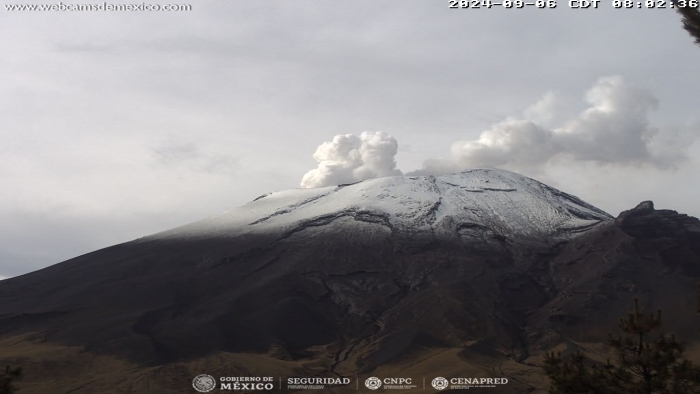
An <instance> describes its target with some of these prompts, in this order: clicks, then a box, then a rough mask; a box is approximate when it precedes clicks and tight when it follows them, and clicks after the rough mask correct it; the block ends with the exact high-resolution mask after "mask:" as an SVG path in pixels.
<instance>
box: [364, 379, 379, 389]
mask: <svg viewBox="0 0 700 394" xmlns="http://www.w3.org/2000/svg"><path fill="white" fill-rule="evenodd" d="M365 386H367V388H368V389H370V390H376V389H378V388H380V387H382V381H381V380H380V379H379V378H377V377H374V376H372V377H371V378H367V380H365Z"/></svg>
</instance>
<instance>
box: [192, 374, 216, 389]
mask: <svg viewBox="0 0 700 394" xmlns="http://www.w3.org/2000/svg"><path fill="white" fill-rule="evenodd" d="M192 387H194V389H195V390H197V391H199V392H200V393H208V392H210V391H212V390H214V388H215V387H216V379H214V377H213V376H211V375H207V374H201V375H197V376H195V378H194V379H192Z"/></svg>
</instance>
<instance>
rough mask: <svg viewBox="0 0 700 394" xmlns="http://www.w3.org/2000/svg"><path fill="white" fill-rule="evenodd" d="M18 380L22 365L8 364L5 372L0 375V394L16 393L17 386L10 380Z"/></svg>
mask: <svg viewBox="0 0 700 394" xmlns="http://www.w3.org/2000/svg"><path fill="white" fill-rule="evenodd" d="M18 380H22V367H16V368H10V366H9V365H8V366H7V367H6V368H5V374H4V375H2V376H0V394H14V393H16V392H17V387H16V386H15V385H14V384H12V382H16V381H18Z"/></svg>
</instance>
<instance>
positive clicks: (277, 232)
mask: <svg viewBox="0 0 700 394" xmlns="http://www.w3.org/2000/svg"><path fill="white" fill-rule="evenodd" d="M368 182H369V183H368ZM368 182H363V183H360V184H357V185H351V186H345V187H338V188H325V189H315V191H299V192H298V193H300V194H303V195H302V196H293V198H290V197H289V195H283V196H282V197H283V198H282V197H279V196H278V197H275V194H273V195H272V196H267V197H264V198H262V199H260V200H258V201H255V202H253V203H251V204H249V205H247V206H245V207H242V208H240V209H239V210H237V211H233V212H232V213H229V214H227V216H226V215H225V216H224V217H223V218H222V217H219V218H213V219H210V220H208V221H204V222H201V223H198V224H195V225H192V226H186V227H183V228H181V229H176V230H172V231H170V232H166V233H163V234H159V235H156V236H152V237H147V238H143V239H140V240H137V241H133V242H129V243H126V244H122V245H117V246H114V247H111V248H107V249H103V250H100V251H97V252H94V253H90V254H87V255H84V256H81V257H78V258H75V259H72V260H69V261H66V262H63V263H61V264H57V265H54V266H52V267H49V268H46V269H44V270H41V271H37V272H34V273H31V274H28V275H24V276H22V277H18V278H13V279H10V280H5V281H2V282H0V335H3V336H8V335H11V334H17V333H23V332H35V333H36V332H39V333H41V335H42V337H43V338H46V339H47V340H48V341H52V342H55V343H61V344H68V345H79V346H83V347H84V349H86V350H87V351H89V352H95V353H101V354H112V355H116V356H119V357H126V358H128V359H130V360H134V361H136V362H139V363H142V364H162V363H167V362H172V361H178V360H179V361H186V360H190V359H192V358H194V357H197V356H202V355H206V354H211V353H213V352H216V351H229V352H268V351H269V350H270V349H271V348H274V349H276V350H275V352H276V353H275V354H277V355H278V356H279V357H281V358H285V359H300V358H304V357H306V356H307V355H309V354H310V349H311V348H313V347H314V346H316V345H328V344H332V345H333V346H332V348H333V349H334V350H333V352H335V355H333V354H331V355H330V357H335V358H336V361H335V362H334V364H333V367H332V368H333V371H334V372H336V373H339V374H341V375H349V374H353V373H356V372H358V371H359V372H368V371H372V370H373V369H374V368H376V367H378V366H381V365H388V364H391V363H395V362H397V361H398V360H401V358H402V357H406V356H407V354H411V352H413V351H415V350H416V349H425V348H430V347H453V348H462V347H464V346H466V344H473V343H475V342H474V341H477V342H478V343H480V345H479V347H478V348H479V349H482V350H481V351H483V352H485V353H488V352H491V351H493V352H497V353H498V354H501V355H506V356H509V357H512V358H513V359H516V360H523V359H525V358H526V357H528V356H529V355H530V354H533V353H537V352H540V351H542V350H547V349H550V348H551V347H552V346H554V345H556V344H558V343H561V342H562V341H564V340H568V339H578V340H589V341H596V340H602V339H604V338H605V337H606V336H607V333H608V330H609V327H613V326H614V322H615V321H616V319H617V317H618V316H619V315H620V312H622V311H624V310H625V308H627V306H628V305H629V303H630V301H631V300H632V299H633V298H634V297H639V298H640V299H642V302H643V304H644V305H647V306H651V305H652V302H651V301H652V300H653V306H654V307H661V308H664V309H665V310H667V311H668V313H669V314H673V317H672V318H670V319H669V325H670V328H673V329H676V332H678V333H679V334H686V335H688V336H690V335H693V336H695V335H697V333H695V332H693V330H691V329H688V327H691V325H692V326H693V327H697V323H700V321H698V318H697V317H696V314H694V313H693V311H694V310H695V305H694V302H695V300H696V295H695V293H694V287H693V284H694V280H695V278H696V277H697V276H699V275H700V223H699V222H698V220H697V219H695V218H691V217H688V216H685V215H680V214H677V213H676V212H674V211H657V210H654V209H653V206H652V205H651V203H643V204H641V205H640V206H639V207H637V208H635V209H634V210H631V211H627V212H625V213H623V214H621V215H620V217H619V218H617V219H615V220H610V218H609V216H607V215H606V214H605V213H603V212H602V211H600V210H597V209H596V208H594V207H591V206H590V205H588V204H585V203H583V202H582V201H580V200H578V199H577V198H575V197H573V196H569V195H567V194H565V193H562V192H559V191H556V190H554V189H551V188H549V187H547V186H545V185H542V184H539V183H537V182H536V181H533V180H530V179H528V178H524V177H520V176H518V175H516V174H512V173H507V172H505V171H476V172H468V173H463V174H459V175H452V176H449V178H445V177H439V178H428V177H416V178H384V180H374V181H368ZM372 182H374V183H372ZM494 185H495V186H494ZM353 188H354V189H353ZM426 190H427V191H426ZM341 192H342V193H345V194H343V195H340V197H338V196H339V193H341ZM399 192H400V193H399ZM409 192H412V193H413V194H411V193H409ZM295 193H296V192H295ZM489 194H491V195H492V196H493V198H489ZM379 195H382V196H383V197H381V198H380V197H377V196H379ZM407 196H408V197H407ZM474 196H477V197H474ZM275 198H277V200H275ZM268 199H270V200H268ZM329 199H330V200H329ZM265 200H268V201H267V202H266V201H265ZM469 201H471V204H472V205H467V202H469ZM341 202H342V204H341ZM265 204H267V205H265ZM285 204H286V205H285ZM301 206H304V207H307V208H308V209H309V211H308V212H306V213H300V212H301V211H299V209H300V207H301ZM260 207H264V208H265V209H262V208H260ZM533 207H534V208H533ZM537 213H539V216H537V215H536V214H537ZM294 215H296V216H294ZM232 218H233V219H232ZM232 220H233V221H234V222H235V223H234V224H231V223H232ZM274 220H283V221H282V222H278V223H276V224H274V223H273V224H270V222H271V221H274ZM284 220H286V221H284ZM528 221H529V224H528ZM241 223H242V224H241ZM256 226H262V227H260V228H258V227H256ZM264 226H268V227H264ZM207 229H209V230H207ZM270 229H271V230H270ZM474 349H476V347H474ZM489 349H490V350H489Z"/></svg>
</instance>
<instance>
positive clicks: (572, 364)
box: [544, 300, 700, 394]
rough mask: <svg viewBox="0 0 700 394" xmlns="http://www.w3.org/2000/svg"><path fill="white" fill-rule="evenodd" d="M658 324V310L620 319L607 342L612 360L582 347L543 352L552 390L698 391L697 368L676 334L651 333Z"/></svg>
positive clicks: (555, 393) (594, 393) (593, 393)
mask: <svg viewBox="0 0 700 394" xmlns="http://www.w3.org/2000/svg"><path fill="white" fill-rule="evenodd" d="M660 326H661V311H660V310H659V311H657V313H656V314H649V315H646V314H644V312H643V311H642V310H641V309H640V308H639V302H638V300H635V301H634V309H633V310H631V311H630V312H629V313H628V314H627V315H626V316H624V317H622V318H620V323H619V328H620V330H621V331H622V335H619V336H618V337H617V338H614V337H613V336H610V337H609V338H608V345H609V346H610V347H612V348H613V349H614V350H615V353H616V354H617V361H616V362H615V363H611V362H610V360H609V359H608V361H607V363H606V364H597V363H595V362H593V361H592V360H588V359H587V358H586V357H585V356H584V354H583V353H582V352H581V351H577V352H574V353H573V354H572V355H571V357H570V359H569V360H568V361H565V360H563V359H562V357H561V353H557V354H554V353H553V352H551V353H547V354H545V365H544V370H545V373H546V374H547V376H548V377H549V378H550V380H551V385H550V387H549V392H550V393H551V394H564V393H590V394H613V393H619V394H654V393H659V394H661V393H663V394H689V393H700V368H698V367H697V366H695V365H693V364H692V363H691V362H690V361H688V360H685V359H683V345H682V344H681V343H679V342H678V341H676V337H675V335H671V336H667V335H664V334H658V335H657V336H656V337H655V338H651V335H652V332H654V331H656V330H657V329H659V328H660Z"/></svg>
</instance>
